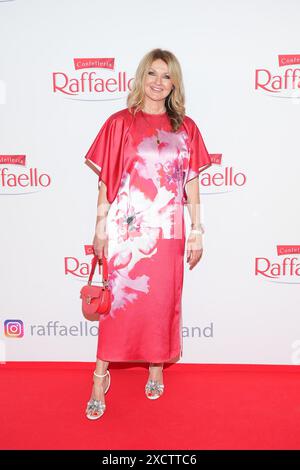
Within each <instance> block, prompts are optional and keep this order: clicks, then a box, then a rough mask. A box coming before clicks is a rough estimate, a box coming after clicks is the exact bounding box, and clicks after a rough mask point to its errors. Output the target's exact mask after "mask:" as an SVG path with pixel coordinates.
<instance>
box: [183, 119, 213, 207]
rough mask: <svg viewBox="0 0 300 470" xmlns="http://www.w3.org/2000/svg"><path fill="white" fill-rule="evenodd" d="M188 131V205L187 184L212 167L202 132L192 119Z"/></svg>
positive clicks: (185, 197)
mask: <svg viewBox="0 0 300 470" xmlns="http://www.w3.org/2000/svg"><path fill="white" fill-rule="evenodd" d="M187 129H188V136H189V166H188V170H187V174H186V177H185V183H184V204H186V203H187V194H186V183H188V182H189V181H190V180H192V179H194V178H195V177H196V176H198V175H199V174H200V173H201V172H202V171H203V170H206V168H208V167H210V166H211V165H212V160H211V158H210V155H209V153H208V151H207V148H206V145H205V143H204V140H203V137H202V135H201V132H200V130H199V128H198V126H197V124H196V123H195V122H194V121H193V120H192V119H191V118H188V122H187Z"/></svg>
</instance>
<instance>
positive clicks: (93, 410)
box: [86, 370, 110, 420]
mask: <svg viewBox="0 0 300 470" xmlns="http://www.w3.org/2000/svg"><path fill="white" fill-rule="evenodd" d="M94 375H95V376H96V377H106V376H107V375H108V384H107V387H106V389H105V391H104V393H106V392H107V391H108V389H109V387H110V373H109V370H107V371H106V373H105V374H104V375H99V374H96V372H95V371H94ZM105 409H106V405H105V404H104V403H102V401H101V400H95V399H94V398H92V399H91V400H89V401H88V403H87V409H86V417H87V418H88V419H92V420H93V419H98V418H101V416H103V414H104V411H105Z"/></svg>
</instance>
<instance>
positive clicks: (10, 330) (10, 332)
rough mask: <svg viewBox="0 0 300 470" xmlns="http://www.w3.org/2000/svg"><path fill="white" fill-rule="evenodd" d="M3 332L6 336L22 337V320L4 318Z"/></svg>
mask: <svg viewBox="0 0 300 470" xmlns="http://www.w3.org/2000/svg"><path fill="white" fill-rule="evenodd" d="M4 334H5V336H6V337H7V338H22V337H23V336H24V324H23V322H22V320H5V322H4Z"/></svg>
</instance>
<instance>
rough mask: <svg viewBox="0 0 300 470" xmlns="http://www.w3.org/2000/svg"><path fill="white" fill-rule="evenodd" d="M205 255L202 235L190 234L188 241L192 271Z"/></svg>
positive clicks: (188, 256)
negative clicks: (203, 254)
mask: <svg viewBox="0 0 300 470" xmlns="http://www.w3.org/2000/svg"><path fill="white" fill-rule="evenodd" d="M202 253H203V242H202V234H201V233H190V235H189V238H188V241H187V258H186V261H187V262H188V263H189V265H190V270H191V269H193V268H194V267H195V266H196V264H197V263H199V261H200V259H201V257H202Z"/></svg>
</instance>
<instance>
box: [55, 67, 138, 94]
mask: <svg viewBox="0 0 300 470" xmlns="http://www.w3.org/2000/svg"><path fill="white" fill-rule="evenodd" d="M73 61H74V69H75V72H74V71H72V72H53V73H52V89H53V93H59V94H61V95H64V96H65V97H68V96H70V97H73V98H74V97H75V98H76V99H77V100H79V101H80V100H81V99H84V100H86V99H91V100H93V101H94V100H95V99H96V100H99V101H101V100H109V99H112V100H115V99H118V98H119V99H122V98H123V97H124V96H125V94H127V92H128V91H129V90H131V88H130V84H131V81H132V80H134V78H128V76H127V72H126V71H120V70H115V59H114V58H75V59H73ZM84 69H96V71H84Z"/></svg>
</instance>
